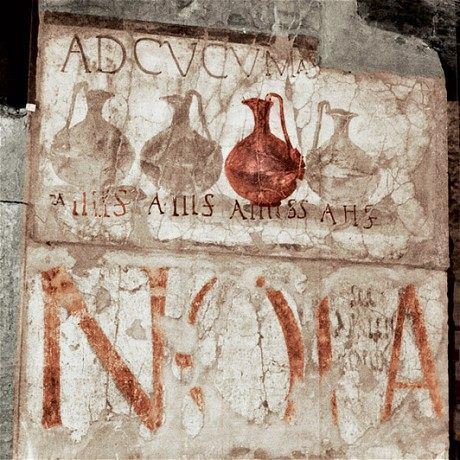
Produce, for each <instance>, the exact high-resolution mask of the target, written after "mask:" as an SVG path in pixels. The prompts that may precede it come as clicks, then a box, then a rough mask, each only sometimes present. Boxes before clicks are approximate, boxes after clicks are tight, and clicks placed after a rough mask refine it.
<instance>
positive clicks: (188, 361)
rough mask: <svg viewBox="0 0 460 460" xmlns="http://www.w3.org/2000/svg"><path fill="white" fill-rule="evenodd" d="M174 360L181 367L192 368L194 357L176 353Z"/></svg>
mask: <svg viewBox="0 0 460 460" xmlns="http://www.w3.org/2000/svg"><path fill="white" fill-rule="evenodd" d="M174 360H175V361H176V364H177V365H178V366H179V367H191V366H192V357H191V356H190V355H189V354H188V353H176V355H175V356H174Z"/></svg>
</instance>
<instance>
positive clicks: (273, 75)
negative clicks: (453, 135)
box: [34, 26, 445, 265]
mask: <svg viewBox="0 0 460 460" xmlns="http://www.w3.org/2000/svg"><path fill="white" fill-rule="evenodd" d="M41 40H42V44H43V49H44V51H43V53H44V57H45V58H46V62H47V64H46V68H44V72H43V78H41V80H40V81H39V89H40V93H39V96H40V101H41V102H40V110H41V124H40V127H39V128H38V131H37V156H36V158H37V161H38V165H39V168H38V169H39V171H40V174H39V176H38V177H37V182H36V186H35V187H34V189H35V199H36V201H37V204H36V211H37V219H36V225H35V228H36V234H37V237H38V238H47V239H48V240H49V239H53V240H60V239H62V238H64V237H65V239H69V240H74V241H89V240H91V241H101V242H107V243H109V244H110V243H111V242H114V241H116V242H117V244H126V245H135V246H139V247H179V246H180V247H182V248H192V247H197V245H198V246H199V245H200V244H211V245H220V246H222V247H227V248H228V249H229V250H231V249H232V248H234V247H237V246H243V247H247V249H248V251H251V252H253V253H266V251H269V252H270V253H272V254H277V253H281V252H282V251H284V249H285V248H287V247H289V248H291V251H292V252H293V253H294V254H296V255H300V256H302V257H320V256H321V257H330V258H332V257H339V258H342V259H348V260H354V259H363V258H364V259H367V260H369V261H372V260H374V261H375V260H383V259H385V260H392V261H397V262H399V261H402V262H404V260H406V258H410V257H413V256H415V257H418V258H419V260H420V262H421V263H423V264H426V265H429V264H430V261H433V260H441V259H443V258H444V257H445V251H444V250H443V249H441V248H442V247H443V244H442V243H443V241H441V238H442V237H441V236H439V235H438V233H437V232H436V225H437V222H439V221H440V219H442V218H441V217H440V216H441V215H442V210H443V208H442V206H443V205H440V204H439V203H438V202H437V201H436V196H437V192H436V191H437V190H438V189H439V190H440V189H441V188H442V187H443V183H442V180H439V181H434V182H433V179H428V174H429V172H430V171H435V170H436V168H437V167H442V165H439V164H437V163H436V161H437V160H436V159H437V153H436V152H439V151H440V150H442V148H443V146H444V139H443V137H442V135H441V134H442V133H441V131H438V129H437V126H441V124H442V123H443V120H444V119H443V117H444V114H443V113H440V112H436V110H435V107H436V104H437V101H439V100H440V98H442V95H443V89H442V85H441V83H440V82H439V85H438V83H437V81H436V80H433V79H426V78H422V77H419V78H410V77H399V76H394V75H385V74H372V75H371V74H356V75H355V74H349V73H348V74H347V73H345V72H340V71H335V70H331V69H322V68H320V67H319V66H318V65H317V63H316V61H315V60H314V59H312V57H311V55H308V54H305V52H304V51H303V50H302V48H301V47H300V46H297V45H296V46H293V44H292V43H291V42H289V41H284V42H283V41H281V42H276V41H274V42H273V43H272V44H271V45H267V44H257V43H256V42H254V43H253V44H239V43H219V42H216V41H207V40H203V39H199V38H197V39H194V38H176V37H173V36H171V37H166V38H165V37H159V36H156V35H148V34H144V35H143V34H139V33H127V32H122V31H107V33H106V34H105V33H104V34H101V32H100V31H96V30H92V29H91V28H85V29H79V28H77V29H72V28H70V27H64V26H48V27H47V28H45V29H44V31H43V32H42V38H41ZM109 93H110V94H112V95H113V97H110V98H109V96H108V94H109ZM104 100H105V104H104ZM242 102H243V103H244V104H246V105H247V106H248V107H249V110H248V108H245V107H244V106H243V105H242ZM430 114H431V115H430ZM433 114H434V116H432V115H433ZM85 138H88V142H87V143H85V144H84V147H83V145H80V144H79V142H80V143H81V142H83V141H82V139H85ZM115 144H117V146H115ZM83 148H85V149H87V150H88V151H86V152H85V153H84V154H83V155H81V156H79V159H78V160H75V159H74V157H75V155H76V154H77V152H78V151H81V150H82V149H83ZM115 152H116V153H115ZM430 174H431V173H430ZM431 177H434V176H433V175H431ZM427 180H430V181H432V182H433V183H432V187H425V188H424V185H425V184H426V181H427ZM45 235H46V236H45ZM431 241H434V242H435V245H434V247H432V245H431V244H430V243H429V242H431ZM300 247H301V248H302V249H301V250H299V249H298V248H300ZM435 247H436V249H434V248H435Z"/></svg>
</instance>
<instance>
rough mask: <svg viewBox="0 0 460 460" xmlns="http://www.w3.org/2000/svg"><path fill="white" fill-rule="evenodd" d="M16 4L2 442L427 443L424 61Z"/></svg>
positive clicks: (284, 446) (429, 193) (270, 454)
mask: <svg viewBox="0 0 460 460" xmlns="http://www.w3.org/2000/svg"><path fill="white" fill-rule="evenodd" d="M42 19H43V21H42V23H41V28H40V40H39V44H40V46H39V55H38V61H37V79H36V83H37V100H36V111H35V113H34V114H33V115H31V117H30V174H29V182H30V197H29V202H30V203H31V204H33V206H31V207H30V213H29V215H28V221H27V223H28V233H27V235H26V249H25V254H26V255H25V270H24V295H23V297H24V302H23V306H22V318H23V320H22V321H23V322H22V334H21V343H20V349H21V352H20V356H21V362H20V375H19V381H18V387H17V393H18V404H17V414H16V435H15V453H16V456H17V457H18V458H112V457H116V458H195V457H196V458H311V457H313V456H317V457H332V458H350V457H360V458H403V457H404V455H409V456H412V457H416V458H425V457H426V456H429V457H437V458H443V457H445V456H446V455H447V446H448V435H447V432H448V429H447V424H448V395H447V393H448V390H447V378H446V376H447V352H446V350H447V308H446V303H447V300H446V277H445V273H444V272H443V269H444V268H445V265H446V260H447V245H446V236H445V235H446V232H445V231H444V230H445V229H446V228H447V220H446V219H447V217H446V216H447V212H446V204H447V199H446V196H447V195H446V175H445V170H446V152H445V139H444V137H443V129H444V123H445V111H444V102H443V101H444V97H445V95H444V90H443V82H442V81H441V80H439V79H436V78H427V77H407V76H406V77H401V76H397V75H392V74H388V73H367V74H366V73H350V72H348V73H347V72H343V71H340V70H336V69H325V68H322V67H321V66H320V62H319V57H318V55H317V40H316V39H315V38H308V37H303V38H302V37H296V38H295V39H294V38H293V39H291V38H290V37H261V36H250V35H244V34H224V33H223V32H218V31H217V32H216V31H207V30H201V29H191V28H182V27H177V26H174V27H172V26H160V25H155V24H145V23H134V22H129V21H128V22H117V21H111V20H102V19H90V18H81V17H71V16H68V15H58V14H46V15H44V17H43V18H42Z"/></svg>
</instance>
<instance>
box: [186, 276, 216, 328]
mask: <svg viewBox="0 0 460 460" xmlns="http://www.w3.org/2000/svg"><path fill="white" fill-rule="evenodd" d="M216 281H217V278H216V277H214V278H211V279H210V280H209V281H208V282H207V283H206V284H205V285H204V286H203V287H202V288H201V289H200V290H199V291H198V294H197V295H196V296H195V297H194V299H193V301H192V305H191V307H190V311H189V314H188V322H189V323H190V324H195V323H196V317H197V315H198V311H199V310H200V307H201V304H202V302H203V299H204V296H205V295H206V294H207V293H208V292H209V291H210V290H211V288H212V287H213V286H214V285H215V284H216Z"/></svg>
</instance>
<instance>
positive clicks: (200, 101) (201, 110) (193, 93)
mask: <svg viewBox="0 0 460 460" xmlns="http://www.w3.org/2000/svg"><path fill="white" fill-rule="evenodd" d="M188 94H190V95H191V96H195V97H196V100H197V102H198V116H199V117H200V122H201V126H203V130H204V132H205V134H206V137H207V138H208V140H209V141H212V139H211V133H210V132H209V129H208V122H207V121H206V116H205V114H204V108H203V98H202V96H201V94H200V93H199V92H198V91H195V90H194V89H192V90H191V91H189V93H188Z"/></svg>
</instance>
